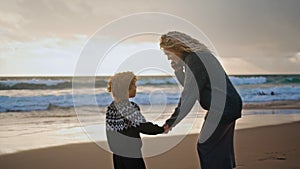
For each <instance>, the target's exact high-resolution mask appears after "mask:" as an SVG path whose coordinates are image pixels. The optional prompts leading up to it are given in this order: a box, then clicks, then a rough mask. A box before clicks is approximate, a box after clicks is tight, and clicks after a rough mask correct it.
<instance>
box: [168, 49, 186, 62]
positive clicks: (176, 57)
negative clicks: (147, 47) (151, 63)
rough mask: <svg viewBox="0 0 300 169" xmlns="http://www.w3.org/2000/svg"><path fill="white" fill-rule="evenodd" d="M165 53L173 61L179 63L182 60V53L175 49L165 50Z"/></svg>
mask: <svg viewBox="0 0 300 169" xmlns="http://www.w3.org/2000/svg"><path fill="white" fill-rule="evenodd" d="M164 53H165V55H167V57H168V60H171V62H172V63H175V64H179V63H180V62H182V53H181V52H177V51H173V50H166V49H165V50H164Z"/></svg>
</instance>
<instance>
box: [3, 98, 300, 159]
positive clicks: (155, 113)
mask: <svg viewBox="0 0 300 169" xmlns="http://www.w3.org/2000/svg"><path fill="white" fill-rule="evenodd" d="M292 103H293V104H292ZM284 104H285V105H290V107H293V106H294V105H300V101H298V102H288V103H287V102H285V103H284ZM174 108H175V105H167V106H166V107H165V108H164V111H163V112H161V111H162V110H161V108H160V106H158V107H155V106H144V105H141V110H142V112H143V114H144V116H145V117H146V119H147V120H148V121H152V122H154V123H156V124H158V125H163V124H164V121H165V119H167V118H168V117H169V116H170V115H171V113H172V112H173V109H174ZM95 110H96V111H95ZM98 110H99V111H100V113H99V111H98ZM289 110H290V109H280V108H278V109H260V108H253V109H243V112H242V114H243V115H242V118H240V119H238V120H237V125H236V129H237V130H240V129H245V128H255V127H260V126H270V125H278V124H285V123H291V122H295V121H300V108H299V109H291V110H293V111H292V112H289ZM81 111H83V114H82V115H80V117H79V116H78V114H77V113H76V112H75V110H74V109H56V108H55V109H52V110H49V111H44V112H41V111H34V112H24V113H22V112H10V113H0V124H1V125H0V144H1V148H0V155H3V154H12V153H18V152H21V151H24V150H35V149H39V148H44V147H53V146H60V145H68V144H73V143H90V142H92V141H91V139H90V137H89V136H90V134H92V135H93V134H95V133H96V136H93V138H95V137H96V138H97V140H105V135H104V133H103V132H102V130H104V128H105V125H104V124H105V107H102V108H100V109H98V108H97V109H95V107H83V108H82V109H81ZM197 112H199V113H197ZM204 114H205V111H203V109H201V108H200V106H199V104H196V105H195V106H194V108H193V109H192V111H191V113H190V114H189V115H188V116H187V117H186V118H185V119H184V120H183V121H182V122H181V123H180V124H179V125H178V126H177V127H176V128H174V129H173V131H172V132H171V133H170V134H169V135H170V136H176V135H181V134H185V135H186V134H188V135H190V134H195V133H199V132H200V129H201V127H202V124H203V117H204ZM81 120H83V121H84V122H82V121H81ZM87 128H88V129H89V130H90V131H89V132H88V133H89V136H88V135H86V131H85V130H86V129H87ZM95 128H96V129H97V131H96V130H94V129H95ZM99 129H100V132H99ZM146 137H148V136H146ZM160 137H164V138H165V136H160Z"/></svg>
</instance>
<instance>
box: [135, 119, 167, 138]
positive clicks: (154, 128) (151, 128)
mask: <svg viewBox="0 0 300 169" xmlns="http://www.w3.org/2000/svg"><path fill="white" fill-rule="evenodd" d="M137 129H138V131H139V132H140V133H143V134H148V135H156V134H161V133H163V132H164V128H163V127H160V126H158V125H156V124H153V123H151V122H146V123H141V124H140V125H139V127H137Z"/></svg>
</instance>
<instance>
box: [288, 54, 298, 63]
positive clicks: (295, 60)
mask: <svg viewBox="0 0 300 169" xmlns="http://www.w3.org/2000/svg"><path fill="white" fill-rule="evenodd" d="M289 61H290V62H292V63H300V52H298V53H296V54H294V56H291V57H290V58H289Z"/></svg>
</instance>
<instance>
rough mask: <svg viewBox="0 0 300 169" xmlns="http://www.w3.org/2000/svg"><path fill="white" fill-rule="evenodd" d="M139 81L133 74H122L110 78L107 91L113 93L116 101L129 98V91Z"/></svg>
mask: <svg viewBox="0 0 300 169" xmlns="http://www.w3.org/2000/svg"><path fill="white" fill-rule="evenodd" d="M136 81H137V77H136V75H134V73H132V72H121V73H117V74H115V75H114V76H112V77H110V79H109V80H108V83H107V91H109V92H111V93H112V95H113V97H114V98H116V99H126V98H128V91H129V90H130V89H131V87H132V86H134V85H135V83H136Z"/></svg>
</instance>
